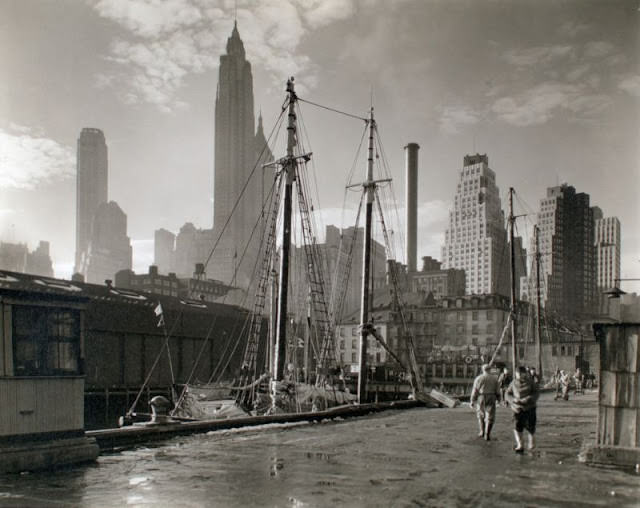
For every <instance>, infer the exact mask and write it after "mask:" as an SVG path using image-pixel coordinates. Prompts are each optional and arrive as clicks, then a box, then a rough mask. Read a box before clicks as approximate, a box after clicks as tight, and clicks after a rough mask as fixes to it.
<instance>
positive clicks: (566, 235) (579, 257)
mask: <svg viewBox="0 0 640 508" xmlns="http://www.w3.org/2000/svg"><path fill="white" fill-rule="evenodd" d="M537 222H538V228H539V230H540V254H541V263H542V266H541V270H540V273H541V279H543V283H542V287H541V292H542V295H543V301H544V303H545V308H546V309H547V310H549V311H553V312H555V313H556V314H558V315H559V316H560V317H568V318H580V317H584V316H586V315H589V314H590V313H591V312H593V310H594V305H595V303H596V263H595V247H594V241H593V237H594V221H593V209H592V208H590V206H589V195H588V194H585V193H584V192H580V193H576V189H575V188H574V187H572V186H570V185H567V184H563V185H561V186H558V187H550V188H548V189H547V197H546V198H544V199H542V200H540V211H539V212H538V218H537Z"/></svg>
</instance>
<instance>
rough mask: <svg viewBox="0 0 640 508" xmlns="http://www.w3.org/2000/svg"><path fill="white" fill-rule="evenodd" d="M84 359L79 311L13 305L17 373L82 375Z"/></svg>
mask: <svg viewBox="0 0 640 508" xmlns="http://www.w3.org/2000/svg"><path fill="white" fill-rule="evenodd" d="M80 358H81V357H80V313H79V311H76V310H67V309H65V310H62V309H54V308H43V307H29V306H24V307H18V306H14V307H13V365H14V373H15V375H16V376H60V375H78V374H81V373H82V367H81V365H82V363H81V361H80Z"/></svg>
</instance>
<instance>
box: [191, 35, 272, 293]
mask: <svg viewBox="0 0 640 508" xmlns="http://www.w3.org/2000/svg"><path fill="white" fill-rule="evenodd" d="M254 122H255V119H254V113H253V76H252V73H251V64H250V63H249V62H248V61H247V59H246V57H245V50H244V45H243V43H242V40H241V39H240V34H239V32H238V27H237V24H234V27H233V31H232V33H231V37H229V39H228V40H227V54H226V55H221V56H220V73H219V78H218V90H217V95H216V111H215V174H214V204H213V211H214V214H213V226H214V228H213V229H214V235H213V236H214V238H215V239H217V238H218V236H219V235H220V232H221V231H222V230H223V228H224V233H223V236H222V238H221V242H220V243H219V245H218V246H217V247H216V250H215V252H214V255H213V260H212V262H211V263H210V264H209V266H208V267H207V272H208V274H210V275H211V276H212V277H214V278H216V279H219V280H222V281H224V282H226V283H229V284H233V285H236V286H240V287H245V288H246V287H248V284H249V279H250V277H251V274H252V272H253V268H254V264H255V261H256V259H257V255H258V250H259V249H258V248H257V242H258V240H259V237H260V232H261V230H260V227H259V225H260V224H259V220H260V211H261V209H262V199H263V196H262V194H263V177H264V175H263V170H262V167H261V164H262V162H264V161H265V160H268V159H271V153H270V152H269V150H268V148H267V149H266V150H265V151H264V152H263V151H262V149H263V148H264V143H265V139H264V134H263V132H262V123H261V122H260V124H259V129H258V133H257V135H256V134H255V132H254ZM258 145H260V146H258ZM259 154H262V157H261V160H258V155H259ZM254 168H256V169H255V171H253V170H254ZM252 171H253V177H252V178H251V179H250V180H249V177H250V175H251V173H252ZM247 182H248V184H247ZM270 183H271V182H269V184H270ZM245 185H246V186H247V188H246V189H245V191H244V194H243V196H242V198H240V195H241V193H242V190H243V188H244V187H245ZM239 199H240V201H239V203H238V205H237V206H236V202H237V201H238V200H239ZM234 208H235V210H234ZM232 212H233V213H232ZM256 224H258V227H256ZM225 226H226V227H225ZM254 228H255V232H254ZM252 234H253V239H252V240H251V242H250V238H251V237H252ZM243 256H244V259H242V258H243ZM203 261H204V260H203Z"/></svg>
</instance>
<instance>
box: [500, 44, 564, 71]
mask: <svg viewBox="0 0 640 508" xmlns="http://www.w3.org/2000/svg"><path fill="white" fill-rule="evenodd" d="M572 51H573V46H570V45H553V46H535V47H532V48H525V49H512V50H510V51H507V52H506V53H505V54H504V55H503V58H504V59H505V60H506V61H507V62H508V63H510V64H512V65H516V66H518V67H529V66H532V65H548V64H549V63H551V62H553V61H555V60H559V59H563V58H566V57H568V56H570V55H571V54H572Z"/></svg>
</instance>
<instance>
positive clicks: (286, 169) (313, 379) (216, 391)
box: [170, 78, 435, 419]
mask: <svg viewBox="0 0 640 508" xmlns="http://www.w3.org/2000/svg"><path fill="white" fill-rule="evenodd" d="M296 108H298V97H297V95H296V92H295V87H294V79H293V78H291V79H289V80H288V82H287V100H286V102H285V107H283V110H282V111H283V112H284V111H285V110H286V111H287V118H288V121H287V148H286V155H285V156H284V157H282V158H280V159H278V160H277V161H275V162H273V163H270V164H269V165H270V166H275V167H276V169H277V171H276V173H275V180H274V183H273V186H272V190H271V193H270V195H269V197H268V199H267V200H266V201H265V206H264V209H263V217H265V224H264V229H263V232H262V237H263V241H262V247H261V253H262V257H261V259H259V261H258V265H257V266H256V269H255V274H256V279H257V284H256V290H255V293H254V294H253V295H252V296H253V307H252V312H251V313H250V319H249V321H248V323H247V325H246V329H245V337H246V345H245V348H244V355H243V362H242V369H241V370H240V372H238V373H237V375H236V376H235V379H234V380H232V381H227V382H221V383H218V384H214V383H211V382H209V383H205V384H201V385H195V384H193V383H190V382H187V383H185V384H184V385H181V386H179V387H178V390H177V391H176V392H175V394H174V397H173V398H174V400H175V403H174V405H173V409H172V410H171V412H170V413H171V415H173V416H179V417H182V418H194V419H210V418H227V417H235V416H246V415H254V416H258V415H264V414H291V413H300V412H306V411H322V410H326V409H328V408H331V407H336V406H342V405H348V404H352V403H354V402H356V401H357V402H358V403H359V404H365V403H367V402H368V398H367V378H366V373H367V371H368V370H367V365H366V362H367V343H368V341H369V337H373V338H375V339H376V340H378V342H379V343H380V344H381V346H382V347H383V348H384V349H385V350H386V351H387V353H388V354H389V356H390V357H391V358H393V359H394V361H396V362H397V363H398V364H399V365H400V366H401V368H402V369H403V370H404V371H406V372H407V376H406V379H408V380H409V381H410V382H411V385H412V389H413V396H414V398H419V399H422V400H429V401H430V402H435V401H434V399H432V398H429V397H428V396H425V395H424V394H423V393H422V390H423V387H422V379H421V375H420V373H419V369H418V367H417V362H416V358H415V353H414V347H413V342H412V339H411V337H410V335H405V337H408V343H407V350H408V366H407V365H405V364H404V362H403V361H402V360H401V359H400V358H399V356H398V355H396V354H395V353H394V352H393V351H392V350H391V349H390V348H389V347H388V345H387V344H386V343H385V341H384V340H383V339H382V338H381V337H380V336H379V335H378V334H377V333H376V330H375V327H374V326H373V323H372V322H371V320H370V316H369V307H370V293H371V289H372V288H370V287H369V281H370V268H371V242H372V224H373V213H374V205H375V204H377V206H378V210H379V212H380V213H381V212H382V210H381V205H380V201H379V198H378V196H377V193H376V189H377V187H376V186H377V184H378V183H379V182H381V181H389V179H383V180H374V177H373V161H374V138H375V136H376V135H377V130H376V122H375V120H374V116H373V108H371V111H370V115H369V118H367V119H365V121H366V122H367V129H368V134H369V143H368V157H367V171H366V178H365V181H364V182H363V183H362V184H361V186H362V188H363V193H364V196H365V198H366V209H365V220H366V222H365V228H364V229H365V241H364V247H363V253H362V256H363V273H362V281H363V282H362V298H361V319H360V343H359V344H360V346H359V369H358V372H359V374H358V383H357V397H356V395H354V394H352V393H351V392H350V391H349V390H348V389H347V387H346V385H345V382H344V375H343V371H342V370H341V369H340V365H339V362H338V361H337V355H336V347H335V336H334V325H335V323H334V320H335V316H332V315H331V313H330V312H329V307H328V305H327V302H326V300H325V296H324V295H325V284H324V276H323V269H322V268H323V262H322V256H321V254H320V252H319V250H318V248H317V246H316V245H315V234H314V233H313V231H312V228H311V224H312V220H311V210H312V207H311V206H310V205H309V203H308V201H307V191H306V189H305V184H304V171H303V169H304V165H305V164H306V163H307V162H308V161H309V160H310V159H311V155H312V154H311V153H310V152H306V151H305V150H304V149H303V148H302V146H301V144H300V143H299V141H298V130H297V115H298V112H297V109H296ZM281 116H282V115H281ZM294 189H295V191H294ZM295 198H297V200H296V201H297V204H298V212H299V217H300V221H301V225H300V229H301V231H302V236H303V239H304V253H305V256H306V268H307V269H306V273H305V278H306V282H307V284H308V287H309V313H308V316H307V321H308V323H307V325H308V326H307V332H308V333H307V336H306V338H305V348H306V350H307V351H309V352H310V353H309V355H308V357H310V361H306V362H305V366H304V368H303V369H299V368H296V366H295V365H294V363H293V362H291V361H288V360H287V354H286V353H287V347H288V344H289V343H290V342H291V341H290V339H291V338H290V336H289V335H290V330H289V328H290V321H291V318H290V310H289V287H290V265H291V252H290V250H291V245H292V236H291V233H292V228H293V224H292V209H293V203H294V200H295ZM280 223H281V226H280V235H279V241H278V235H277V234H276V232H277V227H278V224H280ZM386 235H387V233H386V230H385V236H386ZM277 243H280V255H279V257H277V256H276V251H277ZM393 275H394V274H392V279H393V282H394V287H395V291H394V295H395V298H396V299H397V301H398V303H400V300H401V295H400V294H401V292H400V290H399V288H398V285H397V276H393ZM276 276H277V281H276ZM270 288H277V294H276V291H275V290H272V295H271V298H269V295H268V291H269V289H270ZM269 301H270V303H271V307H272V314H273V320H272V321H271V322H272V326H271V330H270V332H271V333H269V334H267V333H265V331H266V328H267V322H268V320H267V319H265V317H264V316H265V308H266V307H267V303H268V302H269ZM399 307H400V308H401V306H399ZM403 320H404V316H403ZM236 347H237V345H236ZM305 356H307V355H305ZM210 381H211V380H210Z"/></svg>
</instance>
